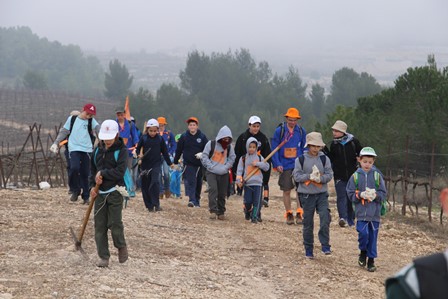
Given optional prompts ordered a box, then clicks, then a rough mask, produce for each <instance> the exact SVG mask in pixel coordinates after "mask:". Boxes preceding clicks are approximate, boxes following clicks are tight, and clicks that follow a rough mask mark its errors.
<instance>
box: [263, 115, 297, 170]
mask: <svg viewBox="0 0 448 299" xmlns="http://www.w3.org/2000/svg"><path fill="white" fill-rule="evenodd" d="M282 126H283V127H284V134H283V138H282V140H280V134H281V131H282ZM282 126H278V127H277V129H275V132H274V137H273V138H272V145H271V149H272V150H274V149H275V148H276V147H277V146H278V145H279V144H280V143H281V142H282V141H283V140H285V139H287V138H290V134H289V129H288V128H287V126H286V124H285V123H283V124H282ZM305 143H306V131H305V129H304V128H302V127H299V126H298V125H296V126H295V127H294V130H293V133H292V137H291V138H290V139H289V140H288V142H286V143H285V145H283V146H282V147H281V148H280V150H279V151H277V152H276V153H275V154H274V155H273V156H272V165H273V167H274V168H276V167H278V166H283V169H284V170H289V169H294V162H295V161H296V158H297V157H299V156H301V155H303V151H304V147H305ZM285 149H288V150H293V151H294V149H296V150H295V151H296V155H295V156H294V157H290V158H286V157H285Z"/></svg>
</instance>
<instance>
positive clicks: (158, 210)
mask: <svg viewBox="0 0 448 299" xmlns="http://www.w3.org/2000/svg"><path fill="white" fill-rule="evenodd" d="M160 211H163V209H162V207H155V208H154V212H160Z"/></svg>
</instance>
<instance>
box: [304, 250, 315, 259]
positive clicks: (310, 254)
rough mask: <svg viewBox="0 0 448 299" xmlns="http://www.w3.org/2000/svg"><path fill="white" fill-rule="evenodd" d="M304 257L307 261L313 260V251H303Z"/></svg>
mask: <svg viewBox="0 0 448 299" xmlns="http://www.w3.org/2000/svg"><path fill="white" fill-rule="evenodd" d="M305 257H306V258H307V259H310V260H312V259H314V254H313V250H312V249H305Z"/></svg>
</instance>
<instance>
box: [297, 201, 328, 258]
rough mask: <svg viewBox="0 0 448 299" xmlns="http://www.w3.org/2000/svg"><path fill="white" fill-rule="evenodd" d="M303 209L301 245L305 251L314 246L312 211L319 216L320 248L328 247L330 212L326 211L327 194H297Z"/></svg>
mask: <svg viewBox="0 0 448 299" xmlns="http://www.w3.org/2000/svg"><path fill="white" fill-rule="evenodd" d="M299 198H300V201H301V202H302V208H303V245H304V246H305V250H313V246H314V235H313V231H314V211H316V212H317V214H318V215H319V220H320V227H319V233H318V236H319V241H320V243H321V244H322V246H326V247H328V248H329V247H330V212H329V210H328V193H327V192H322V193H318V194H306V193H299Z"/></svg>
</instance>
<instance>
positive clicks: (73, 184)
mask: <svg viewBox="0 0 448 299" xmlns="http://www.w3.org/2000/svg"><path fill="white" fill-rule="evenodd" d="M69 155H70V174H69V181H68V182H69V186H70V190H71V191H73V193H75V194H80V193H81V189H82V194H81V197H82V199H89V174H90V154H89V153H86V152H78V151H75V152H70V153H69Z"/></svg>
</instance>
